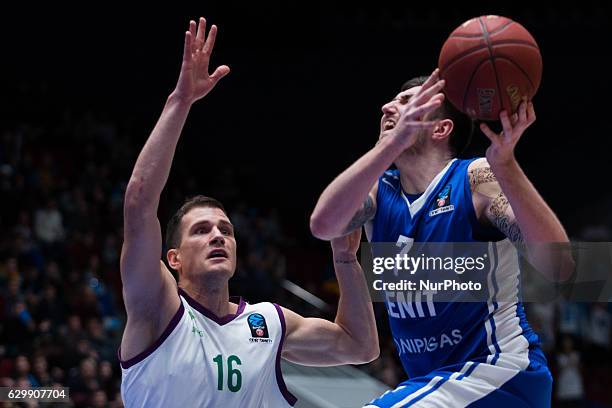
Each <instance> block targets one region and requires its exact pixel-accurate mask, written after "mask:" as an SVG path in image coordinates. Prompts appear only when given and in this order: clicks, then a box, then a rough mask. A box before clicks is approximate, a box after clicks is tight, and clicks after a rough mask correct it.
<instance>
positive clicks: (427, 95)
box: [411, 79, 446, 106]
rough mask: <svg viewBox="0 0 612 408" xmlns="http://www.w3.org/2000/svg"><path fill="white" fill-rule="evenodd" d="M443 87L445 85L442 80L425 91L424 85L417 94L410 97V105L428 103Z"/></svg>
mask: <svg viewBox="0 0 612 408" xmlns="http://www.w3.org/2000/svg"><path fill="white" fill-rule="evenodd" d="M444 85H446V81H445V80H443V79H442V80H440V81H438V82H436V83H435V84H433V85H431V86H430V87H428V88H427V89H425V90H424V88H425V85H423V86H422V87H421V89H419V92H417V93H416V95H414V96H413V97H412V99H411V102H412V104H413V105H416V106H418V105H422V104H423V103H425V102H427V101H429V100H430V99H431V98H432V97H433V96H434V95H436V94H438V93H440V91H441V90H442V88H444ZM436 96H437V95H436Z"/></svg>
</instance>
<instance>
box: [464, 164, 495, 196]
mask: <svg viewBox="0 0 612 408" xmlns="http://www.w3.org/2000/svg"><path fill="white" fill-rule="evenodd" d="M469 177H470V187H472V191H474V190H475V189H476V187H478V186H479V185H481V184H485V183H493V182H495V181H497V179H496V178H495V174H493V171H492V170H491V168H490V167H481V168H477V169H473V170H470V172H469Z"/></svg>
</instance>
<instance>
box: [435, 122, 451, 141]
mask: <svg viewBox="0 0 612 408" xmlns="http://www.w3.org/2000/svg"><path fill="white" fill-rule="evenodd" d="M454 127H455V124H454V123H453V121H452V120H451V119H442V120H440V121H439V122H438V123H437V124H436V127H434V130H433V134H432V138H433V140H435V141H440V140H444V139H448V137H449V136H450V134H451V132H452V131H453V128H454Z"/></svg>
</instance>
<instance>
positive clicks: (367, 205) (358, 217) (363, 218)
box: [344, 196, 376, 233]
mask: <svg viewBox="0 0 612 408" xmlns="http://www.w3.org/2000/svg"><path fill="white" fill-rule="evenodd" d="M375 214H376V207H374V200H372V197H370V196H368V197H367V198H366V200H365V201H364V202H363V207H361V209H359V211H357V212H356V213H355V215H354V216H353V219H352V220H351V222H349V224H348V226H347V227H346V228H345V229H344V233H349V232H351V231H354V230H356V229H357V228H359V227H361V226H362V225H363V224H365V223H366V222H368V221H370V220H371V219H372V218H373V217H374V215H375Z"/></svg>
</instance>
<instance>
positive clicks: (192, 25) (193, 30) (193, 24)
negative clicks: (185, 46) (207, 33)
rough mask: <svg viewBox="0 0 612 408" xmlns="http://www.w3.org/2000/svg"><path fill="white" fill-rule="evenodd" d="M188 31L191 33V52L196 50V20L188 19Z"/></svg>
mask: <svg viewBox="0 0 612 408" xmlns="http://www.w3.org/2000/svg"><path fill="white" fill-rule="evenodd" d="M189 32H190V33H191V50H190V52H191V53H192V54H193V53H194V52H195V50H196V48H195V45H196V44H195V41H194V40H195V38H196V22H195V21H193V20H191V21H189Z"/></svg>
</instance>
